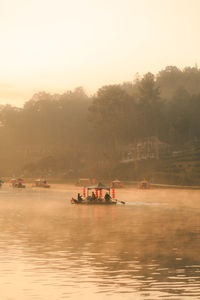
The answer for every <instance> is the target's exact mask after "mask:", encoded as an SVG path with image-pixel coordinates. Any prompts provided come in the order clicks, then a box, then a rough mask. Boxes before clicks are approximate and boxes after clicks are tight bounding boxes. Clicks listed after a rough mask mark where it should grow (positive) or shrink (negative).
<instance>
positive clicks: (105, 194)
mask: <svg viewBox="0 0 200 300" xmlns="http://www.w3.org/2000/svg"><path fill="white" fill-rule="evenodd" d="M111 192H112V195H111ZM71 203H72V204H78V205H116V204H117V203H122V204H125V202H124V201H119V200H117V199H116V198H115V190H114V189H111V188H110V187H109V186H105V185H103V184H102V183H99V184H97V185H90V186H87V187H84V188H83V196H81V195H80V194H78V196H77V198H76V199H75V198H72V199H71Z"/></svg>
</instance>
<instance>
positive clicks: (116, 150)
mask: <svg viewBox="0 0 200 300" xmlns="http://www.w3.org/2000/svg"><path fill="white" fill-rule="evenodd" d="M199 115H200V69H199V68H198V67H197V66H196V67H187V68H185V69H183V70H180V69H178V68H177V67H174V66H172V67H166V68H165V69H164V70H162V71H160V72H159V73H158V74H156V75H153V74H152V73H147V74H145V75H144V76H142V77H140V76H137V77H136V78H135V79H134V81H133V82H125V83H123V84H121V85H110V86H103V87H102V88H100V89H99V90H98V91H97V93H96V94H95V95H94V96H88V95H87V94H86V93H85V92H84V90H83V89H82V88H77V89H75V90H74V91H68V92H66V93H64V94H49V93H47V92H39V93H37V94H35V95H33V97H32V99H30V100H29V101H27V102H26V103H25V104H24V107H23V108H17V107H13V106H11V105H5V106H3V105H2V106H1V107H0V124H1V127H0V139H1V144H0V172H1V174H0V175H1V176H12V175H13V174H25V175H26V174H27V175H30V174H32V175H33V176H36V175H38V176H40V175H44V176H47V175H48V174H50V175H53V174H54V175H58V174H63V176H66V177H70V176H72V177H78V176H84V175H85V176H103V174H104V176H105V174H106V176H107V177H113V176H114V175H115V170H116V168H117V167H118V164H119V162H120V160H121V159H122V156H123V155H124V153H122V152H123V151H122V149H124V147H125V146H126V147H128V145H130V144H134V143H137V142H138V141H141V140H142V139H144V138H147V137H152V136H154V137H157V138H158V139H159V140H160V141H161V142H163V143H165V144H167V145H169V146H170V147H171V149H177V148H178V149H181V148H182V149H184V147H188V145H189V144H191V145H192V143H194V141H195V142H197V141H198V140H200V121H199ZM130 176H131V175H130ZM134 176H135V175H134ZM122 177H123V174H122Z"/></svg>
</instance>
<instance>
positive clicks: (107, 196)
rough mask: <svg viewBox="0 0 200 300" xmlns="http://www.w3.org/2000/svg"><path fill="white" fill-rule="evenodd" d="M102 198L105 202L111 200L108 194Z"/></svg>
mask: <svg viewBox="0 0 200 300" xmlns="http://www.w3.org/2000/svg"><path fill="white" fill-rule="evenodd" d="M104 198H105V201H106V202H109V201H110V199H111V197H110V195H109V194H108V193H106V194H105V196H104Z"/></svg>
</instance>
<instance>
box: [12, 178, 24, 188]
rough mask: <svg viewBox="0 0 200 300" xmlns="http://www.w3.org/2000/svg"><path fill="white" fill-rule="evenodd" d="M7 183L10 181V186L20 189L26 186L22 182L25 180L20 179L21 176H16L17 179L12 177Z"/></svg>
mask: <svg viewBox="0 0 200 300" xmlns="http://www.w3.org/2000/svg"><path fill="white" fill-rule="evenodd" d="M9 183H11V185H12V187H14V188H19V189H22V188H25V187H26V186H25V184H24V183H25V181H24V179H22V178H18V179H16V178H12V179H11V180H10V181H9Z"/></svg>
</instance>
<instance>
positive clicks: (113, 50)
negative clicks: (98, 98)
mask: <svg viewBox="0 0 200 300" xmlns="http://www.w3.org/2000/svg"><path fill="white" fill-rule="evenodd" d="M199 15H200V0H0V36H1V39H0V41H1V47H0V104H3V103H11V104H13V105H22V104H23V103H24V101H26V100H29V99H30V98H31V96H32V94H33V93H34V92H37V91H40V90H46V91H49V92H52V93H54V92H60V93H62V92H64V91H66V90H69V89H73V88H75V87H77V86H83V87H84V88H85V89H86V91H88V93H90V94H91V93H94V92H96V90H97V89H98V88H99V87H101V86H102V85H106V84H113V83H122V82H123V81H131V80H132V79H133V77H134V74H135V73H136V72H139V73H141V74H144V73H145V72H148V71H151V72H154V73H156V72H158V71H159V70H161V69H163V68H165V67H166V66H167V65H176V66H178V67H180V68H183V67H185V66H194V65H195V64H198V65H200V35H199V31H200V17H199Z"/></svg>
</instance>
